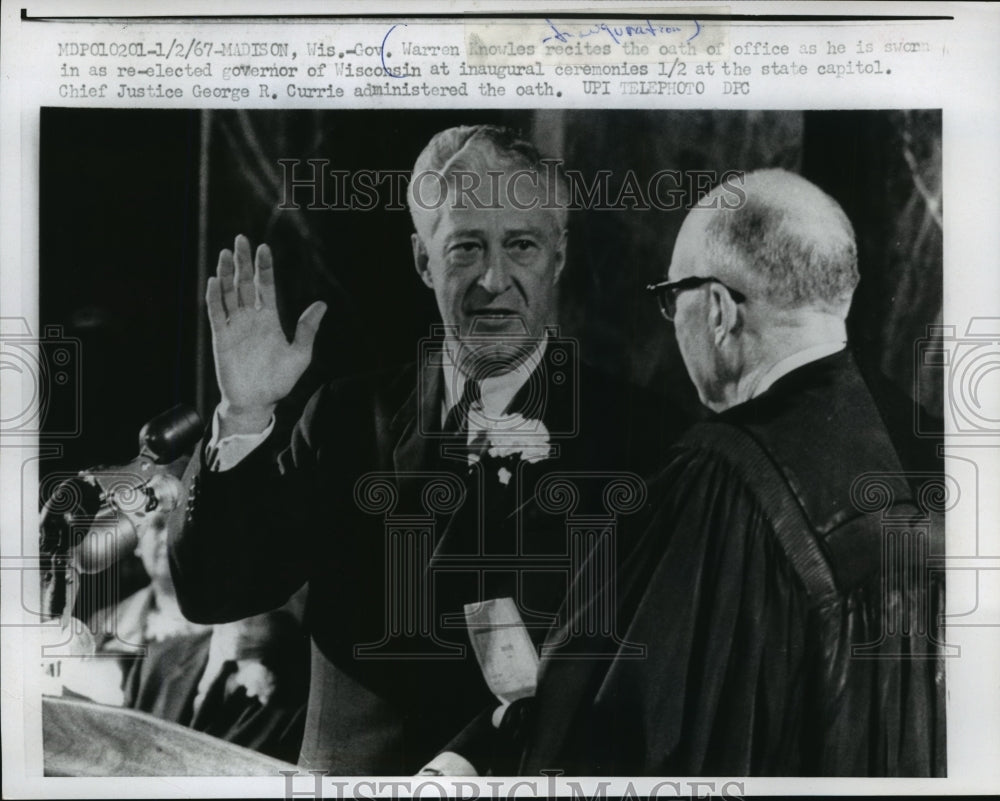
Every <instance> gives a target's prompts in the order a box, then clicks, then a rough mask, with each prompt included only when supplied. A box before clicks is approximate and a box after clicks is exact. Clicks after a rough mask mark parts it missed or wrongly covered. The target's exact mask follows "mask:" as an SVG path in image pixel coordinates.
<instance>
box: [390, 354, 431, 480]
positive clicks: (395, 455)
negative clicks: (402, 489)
mask: <svg viewBox="0 0 1000 801" xmlns="http://www.w3.org/2000/svg"><path fill="white" fill-rule="evenodd" d="M416 378H417V380H416V382H415V386H414V388H413V392H411V393H410V395H409V397H408V398H407V399H406V401H404V403H403V405H402V406H401V407H400V409H399V411H398V412H397V413H396V416H395V417H394V418H393V420H392V424H391V426H390V431H391V432H392V434H391V436H392V437H393V439H394V440H395V446H394V448H393V452H392V463H393V467H394V468H395V470H396V474H397V475H400V476H402V478H401V480H400V483H401V485H402V483H403V481H404V480H406V481H407V482H409V481H412V480H413V479H412V477H407V476H406V474H407V473H412V472H415V471H422V470H429V469H434V467H435V466H436V465H437V462H438V458H437V457H438V454H437V452H436V451H437V448H438V446H439V442H440V440H439V437H438V436H437V434H439V433H440V431H441V395H442V391H443V389H444V387H443V379H442V377H441V368H440V367H439V366H438V365H436V364H433V365H429V366H419V367H418V368H417V376H416Z"/></svg>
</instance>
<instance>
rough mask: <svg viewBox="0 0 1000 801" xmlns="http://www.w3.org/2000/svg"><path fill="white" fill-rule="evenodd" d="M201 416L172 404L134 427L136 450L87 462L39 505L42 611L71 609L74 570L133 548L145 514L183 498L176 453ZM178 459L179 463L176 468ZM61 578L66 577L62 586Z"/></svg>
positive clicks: (95, 568) (198, 428) (105, 563)
mask: <svg viewBox="0 0 1000 801" xmlns="http://www.w3.org/2000/svg"><path fill="white" fill-rule="evenodd" d="M202 430H203V426H202V422H201V418H200V417H199V416H198V414H197V412H195V411H194V410H193V409H191V408H190V407H187V406H184V405H178V406H175V407H173V408H172V409H169V410H167V411H166V412H163V413H162V414H159V415H157V416H156V417H154V418H153V419H152V420H150V421H149V422H148V423H146V424H145V425H144V426H143V427H142V429H141V430H140V432H139V455H138V456H136V457H135V459H133V460H132V461H131V462H128V463H127V464H124V465H120V466H113V467H106V466H101V467H92V468H89V469H87V470H83V471H81V472H80V473H79V474H78V475H77V476H74V477H73V478H70V479H67V480H66V481H63V482H62V483H61V484H59V486H57V487H56V489H55V491H54V492H53V493H52V495H51V496H50V497H49V499H48V500H47V501H46V502H45V505H44V506H43V507H42V515H41V523H40V540H39V556H40V561H41V572H42V615H43V618H44V619H50V618H52V617H63V616H64V615H66V614H68V613H69V611H70V610H71V609H72V605H73V601H74V600H75V599H74V598H72V597H68V596H72V595H75V592H76V588H77V586H78V583H77V582H75V581H73V580H72V576H70V575H69V573H70V571H72V572H75V573H99V572H101V571H102V570H106V569H107V568H108V567H110V566H111V565H113V564H114V563H115V562H117V561H118V560H119V559H121V558H122V557H124V556H127V555H129V554H130V553H133V552H134V551H135V547H136V545H137V544H138V541H139V534H140V532H141V530H142V526H143V524H144V523H145V521H146V519H147V516H148V515H150V514H151V513H153V512H156V511H160V512H169V511H172V510H173V509H176V508H177V507H178V506H179V505H180V504H181V503H182V502H183V500H184V486H183V484H182V483H181V481H180V477H179V475H178V473H179V472H181V471H182V470H183V464H181V457H182V456H183V455H184V454H186V453H187V452H188V451H189V450H190V449H191V448H192V447H193V446H194V444H195V443H196V442H197V441H198V439H199V438H200V437H201V432H202ZM178 467H180V469H178ZM67 585H71V586H70V587H69V588H68V586H67Z"/></svg>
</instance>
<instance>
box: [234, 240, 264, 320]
mask: <svg viewBox="0 0 1000 801" xmlns="http://www.w3.org/2000/svg"><path fill="white" fill-rule="evenodd" d="M233 258H234V260H235V262H236V293H237V296H238V298H239V305H240V306H242V307H243V308H244V309H252V308H254V306H256V305H257V290H256V289H255V288H254V283H253V258H252V256H251V253H250V240H249V239H247V238H246V237H245V236H243V234H239V235H238V236H237V237H236V243H235V245H234V246H233ZM227 308H228V307H227ZM230 311H231V309H230Z"/></svg>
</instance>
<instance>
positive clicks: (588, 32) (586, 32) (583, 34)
mask: <svg viewBox="0 0 1000 801" xmlns="http://www.w3.org/2000/svg"><path fill="white" fill-rule="evenodd" d="M545 22H546V23H548V26H549V28H548V32H550V35H549V36H546V37H545V38H544V39H542V43H543V44H544V43H545V42H552V41H556V42H563V43H566V42H568V41H569V40H570V39H586V38H588V37H590V36H600V35H601V34H607V35H608V36H610V37H611V40H612V41H613V42H614V43H615V44H621V43H622V40H627V39H632V38H633V37H636V36H667V35H670V34H675V33H683V32H684V28H683V27H681V26H679V25H656V24H654V23H653V22H652V21H650V20H648V19H647V20H646V21H645V22H644V23H641V24H639V25H609V24H608V23H606V22H600V23H597V24H596V25H591V26H590V27H589V28H579V29H577V30H576V31H570V30H562V29H560V28H559V27H558V26H557V25H556V24H555V23H554V22H553V21H552V20H550V19H546V20H545ZM691 22H692V23H693V24H694V33H692V34H691V35H690V36H689V37H688V38H687V39H685V40H684V41H685V42H690V41H691V40H692V39H694V38H695V37H696V36H697V35H698V34H700V33H701V23H700V22H698V20H691Z"/></svg>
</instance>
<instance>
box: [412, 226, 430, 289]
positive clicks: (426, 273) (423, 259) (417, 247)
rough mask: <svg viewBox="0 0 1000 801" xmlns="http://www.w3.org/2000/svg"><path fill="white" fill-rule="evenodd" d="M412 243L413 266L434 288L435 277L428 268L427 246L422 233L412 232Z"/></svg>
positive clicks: (427, 283) (422, 278) (421, 278)
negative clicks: (421, 235)
mask: <svg viewBox="0 0 1000 801" xmlns="http://www.w3.org/2000/svg"><path fill="white" fill-rule="evenodd" d="M410 245H411V247H412V248H413V266H414V267H416V269H417V275H419V276H420V280H421V281H423V282H424V283H425V284H426V285H427V286H428V287H430V288H431V289H433V288H434V279H433V278H431V271H430V270H428V269H427V262H428V261H429V259H428V256H427V248H425V247H424V241H423V240H422V239H421V238H420V234H410Z"/></svg>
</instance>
